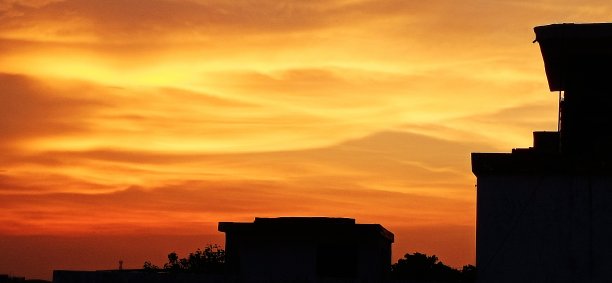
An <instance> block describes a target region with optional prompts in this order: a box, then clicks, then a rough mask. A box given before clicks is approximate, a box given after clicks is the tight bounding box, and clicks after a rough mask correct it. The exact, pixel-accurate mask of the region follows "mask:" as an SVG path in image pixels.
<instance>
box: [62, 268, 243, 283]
mask: <svg viewBox="0 0 612 283" xmlns="http://www.w3.org/2000/svg"><path fill="white" fill-rule="evenodd" d="M226 282H231V283H234V281H228V280H227V279H226V278H225V277H224V276H222V275H217V274H201V273H173V272H167V271H163V270H160V271H146V270H142V269H134V270H126V269H124V270H118V269H117V270H96V271H77V270H54V271H53V283H226Z"/></svg>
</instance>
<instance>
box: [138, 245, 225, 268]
mask: <svg viewBox="0 0 612 283" xmlns="http://www.w3.org/2000/svg"><path fill="white" fill-rule="evenodd" d="M224 268H225V250H224V249H222V248H221V247H220V246H218V245H208V246H206V247H204V250H200V249H197V250H196V251H195V252H193V253H190V254H189V256H188V257H186V258H179V256H178V255H177V254H176V252H171V253H169V254H168V262H167V263H165V264H164V267H163V269H161V268H159V267H158V266H156V265H153V264H152V263H151V262H149V261H145V262H144V265H143V269H144V270H149V271H162V270H163V271H168V272H194V273H223V271H224Z"/></svg>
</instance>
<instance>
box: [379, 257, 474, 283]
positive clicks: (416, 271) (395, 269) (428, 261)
mask: <svg viewBox="0 0 612 283" xmlns="http://www.w3.org/2000/svg"><path fill="white" fill-rule="evenodd" d="M391 271H392V272H391V274H392V276H393V278H395V279H403V280H412V281H417V282H474V280H475V278H476V267H475V266H473V265H466V266H464V267H463V269H462V270H461V271H459V270H457V269H454V268H452V267H450V266H447V265H445V264H444V263H442V262H441V261H439V260H438V257H437V256H435V255H432V256H427V255H426V254H422V253H418V252H415V253H414V254H406V255H404V258H401V259H399V260H398V261H397V263H395V264H393V265H392V266H391Z"/></svg>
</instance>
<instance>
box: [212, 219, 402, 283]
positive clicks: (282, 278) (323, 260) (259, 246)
mask: <svg viewBox="0 0 612 283" xmlns="http://www.w3.org/2000/svg"><path fill="white" fill-rule="evenodd" d="M219 231H221V232H225V234H226V240H225V245H226V246H225V249H226V264H227V268H228V270H227V271H228V272H229V274H232V275H233V276H235V278H236V279H238V281H240V282H382V281H384V280H385V279H386V278H387V276H388V273H389V272H390V269H391V244H392V243H393V240H394V236H393V234H392V233H391V232H389V231H387V230H386V229H385V228H383V227H382V226H381V225H379V224H356V223H355V220H354V219H349V218H323V217H281V218H255V221H254V222H252V223H236V222H220V223H219ZM330 280H332V281H330ZM334 280H341V281H334Z"/></svg>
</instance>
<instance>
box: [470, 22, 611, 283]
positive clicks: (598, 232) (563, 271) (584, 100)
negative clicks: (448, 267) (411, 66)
mask: <svg viewBox="0 0 612 283" xmlns="http://www.w3.org/2000/svg"><path fill="white" fill-rule="evenodd" d="M535 33H536V41H537V42H538V43H539V44H540V49H541V52H542V56H543V58H544V65H545V69H546V76H547V78H548V83H549V87H550V90H551V91H555V92H559V131H558V132H535V133H534V146H533V147H531V148H526V149H513V150H512V153H473V154H472V170H473V172H474V174H475V175H476V177H477V224H476V226H477V228H476V230H477V231H476V238H477V239H476V263H477V266H478V280H479V282H610V281H612V268H611V267H612V24H554V25H548V26H540V27H536V28H535Z"/></svg>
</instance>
